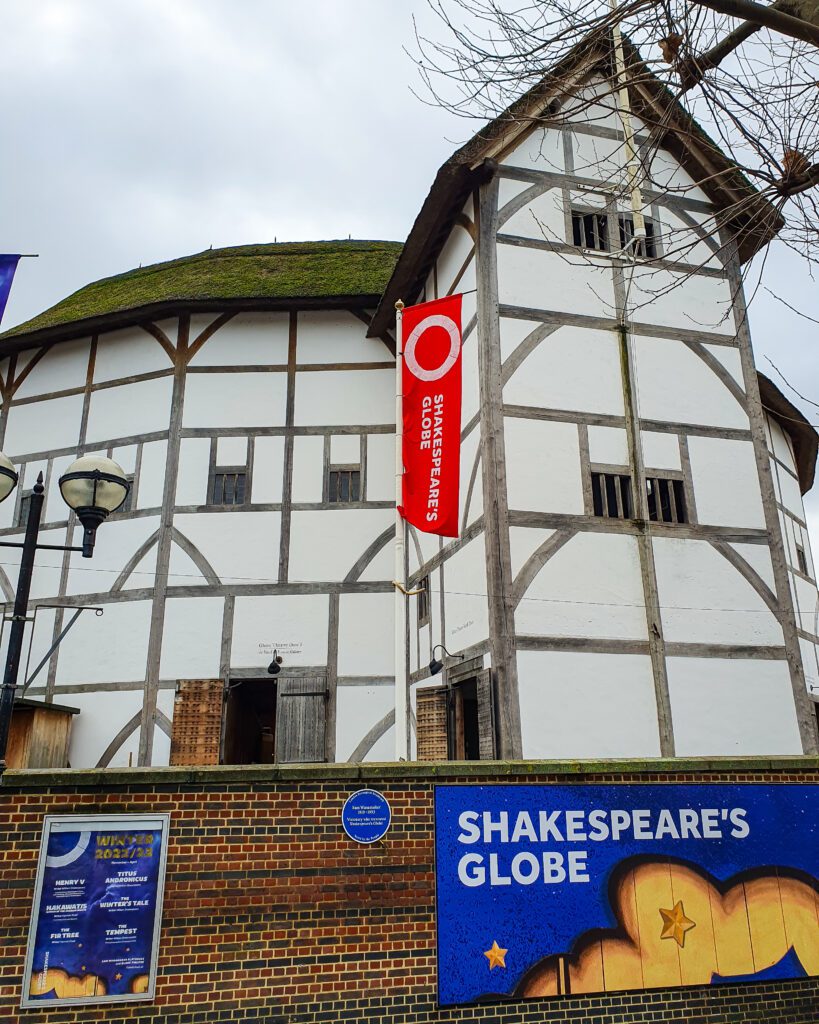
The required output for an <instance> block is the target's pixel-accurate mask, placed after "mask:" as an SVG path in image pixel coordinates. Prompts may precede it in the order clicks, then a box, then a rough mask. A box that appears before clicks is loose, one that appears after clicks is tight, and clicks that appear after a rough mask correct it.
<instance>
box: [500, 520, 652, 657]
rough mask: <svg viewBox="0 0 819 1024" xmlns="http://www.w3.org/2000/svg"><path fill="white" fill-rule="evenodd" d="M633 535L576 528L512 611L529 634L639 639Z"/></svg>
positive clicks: (642, 623)
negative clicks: (576, 530) (583, 531)
mask: <svg viewBox="0 0 819 1024" xmlns="http://www.w3.org/2000/svg"><path fill="white" fill-rule="evenodd" d="M646 630H647V627H646V615H645V610H644V607H643V584H642V577H641V575H640V556H639V551H638V549H637V541H636V538H634V537H626V536H619V535H617V534H605V533H578V534H576V535H575V536H574V537H572V539H571V540H570V541H569V542H568V543H567V544H564V546H563V547H562V548H561V549H560V550H559V551H558V552H557V553H556V554H554V555H553V556H552V557H551V558H550V559H549V561H548V562H546V564H545V565H544V566H543V568H542V569H541V570H540V572H539V573H538V575H537V576H536V577H535V579H534V580H533V581H532V583H531V584H530V585H529V588H528V589H527V590H526V593H525V594H524V595H523V598H522V599H521V602H520V604H519V605H518V607H517V611H516V613H515V631H516V632H517V633H520V634H529V635H533V636H585V637H606V638H611V639H622V640H643V639H645V638H646V636H647V631H646Z"/></svg>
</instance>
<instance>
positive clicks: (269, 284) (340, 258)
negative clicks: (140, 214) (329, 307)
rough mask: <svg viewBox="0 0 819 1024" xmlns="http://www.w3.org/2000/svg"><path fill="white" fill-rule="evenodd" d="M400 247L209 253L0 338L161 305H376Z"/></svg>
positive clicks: (315, 245) (72, 303)
mask: <svg viewBox="0 0 819 1024" xmlns="http://www.w3.org/2000/svg"><path fill="white" fill-rule="evenodd" d="M401 248H402V245H401V243H400V242H362V241H352V240H350V241H334V242H282V243H270V244H266V245H237V246H232V247H231V248H228V249H208V250H207V251H206V252H200V253H196V254H195V255H193V256H185V257H183V258H182V259H178V260H171V261H170V262H168V263H154V264H152V265H151V266H149V267H140V268H139V269H138V270H130V271H128V273H127V274H118V275H117V276H116V277H106V278H104V279H103V280H102V281H95V282H94V283H93V284H89V285H86V286H85V288H80V290H79V291H76V292H74V294H73V295H69V296H68V298H67V299H63V300H62V301H61V302H58V303H57V305H56V306H52V307H51V309H47V310H46V311H45V312H44V313H40V314H39V315H38V316H35V317H34V318H33V319H32V320H28V321H26V322H25V323H23V324H19V325H18V326H17V327H12V328H11V330H8V331H6V332H5V333H4V334H0V340H4V339H7V338H8V339H11V338H17V337H19V336H21V335H25V334H32V333H34V332H35V331H43V330H48V329H50V328H56V327H63V326H65V325H68V324H73V323H77V324H79V322H80V321H85V320H94V319H95V318H97V317H101V316H110V315H111V314H113V313H123V312H127V311H134V310H137V309H140V308H142V307H146V306H156V305H157V304H161V303H173V302H180V303H196V302H208V303H214V302H218V301H219V300H223V299H224V300H227V301H228V302H231V301H236V300H244V301H247V302H252V301H253V300H261V301H268V302H269V301H270V300H274V301H275V300H284V301H286V300H288V299H294V300H298V299H309V300H313V301H315V300H321V299H327V300H344V299H345V298H353V297H355V298H362V297H371V298H372V299H374V300H377V298H378V297H379V296H380V295H381V293H382V292H383V291H384V288H385V287H386V284H387V281H388V280H389V279H390V275H391V274H392V271H393V268H394V267H395V263H396V260H397V259H398V256H399V254H400V252H401Z"/></svg>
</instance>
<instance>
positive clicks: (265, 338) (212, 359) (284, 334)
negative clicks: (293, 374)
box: [190, 313, 290, 366]
mask: <svg viewBox="0 0 819 1024" xmlns="http://www.w3.org/2000/svg"><path fill="white" fill-rule="evenodd" d="M216 319H217V318H216V317H215V316H209V317H208V318H207V322H205V321H204V318H203V320H202V322H200V323H198V324H197V325H196V329H195V330H194V325H193V323H191V343H192V344H193V343H194V342H195V339H196V337H198V335H199V334H201V332H202V331H203V330H204V329H205V328H206V327H207V326H208V323H209V322H212V321H214V320H216ZM289 320H290V318H289V316H288V314H287V313H239V314H238V315H237V316H235V317H233V319H232V320H228V322H227V323H226V324H224V325H223V326H222V327H220V328H219V330H218V331H216V333H215V334H212V335H211V336H210V337H209V338H208V340H207V341H206V342H205V343H204V345H203V346H202V347H201V348H200V349H199V351H198V352H197V353H196V355H195V356H194V357H193V359H191V362H190V365H191V366H286V365H287V343H288V335H289Z"/></svg>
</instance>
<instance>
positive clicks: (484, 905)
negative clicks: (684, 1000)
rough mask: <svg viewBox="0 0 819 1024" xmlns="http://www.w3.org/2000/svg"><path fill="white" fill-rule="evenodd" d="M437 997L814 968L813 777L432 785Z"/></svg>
mask: <svg viewBox="0 0 819 1024" xmlns="http://www.w3.org/2000/svg"><path fill="white" fill-rule="evenodd" d="M435 852H436V882H437V909H438V998H439V1002H440V1003H441V1004H442V1005H453V1004H458V1003H470V1002H475V1001H478V1000H480V1001H487V1000H489V1001H491V1000H493V999H509V998H515V999H525V998H534V997H543V996H548V995H561V994H567V993H583V992H605V991H609V992H610V991H623V990H628V989H646V988H666V987H669V988H670V987H676V986H681V985H706V984H719V983H722V982H730V983H736V982H739V981H749V980H750V981H753V980H765V979H770V978H795V977H804V976H806V975H819V786H817V785H781V784H780V785H700V784H694V785H610V786H606V785H596V786H586V785H574V786H551V785H538V786H507V785H500V786H439V787H436V792H435Z"/></svg>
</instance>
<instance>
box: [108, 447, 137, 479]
mask: <svg viewBox="0 0 819 1024" xmlns="http://www.w3.org/2000/svg"><path fill="white" fill-rule="evenodd" d="M136 457H137V445H135V444H126V445H122V446H120V447H119V448H114V450H113V451H112V453H111V458H112V459H113V460H114V462H116V464H117V465H118V466H119V467H120V468H121V469H122V470H123V471H124V472H125V473H133V472H134V470H135V469H136Z"/></svg>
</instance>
